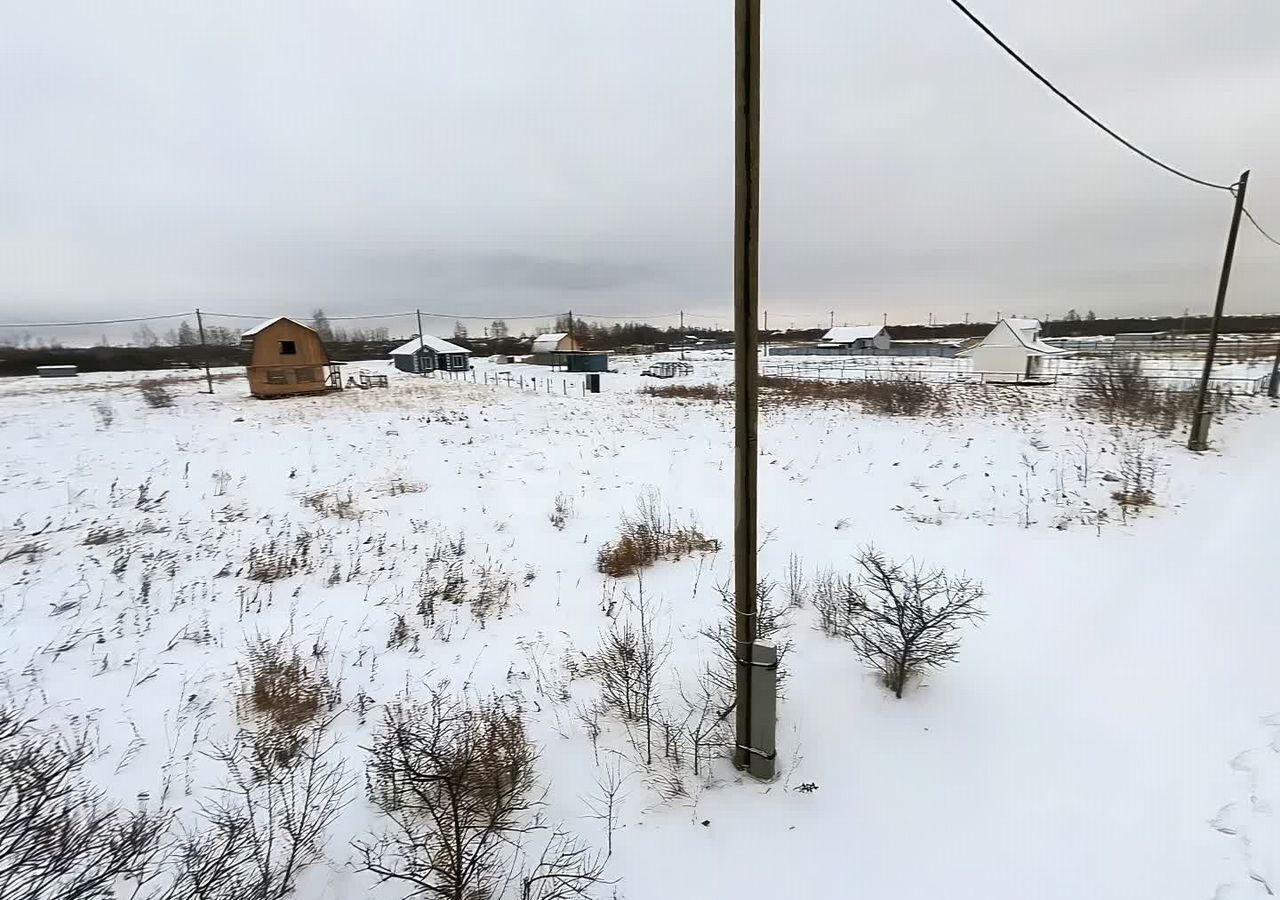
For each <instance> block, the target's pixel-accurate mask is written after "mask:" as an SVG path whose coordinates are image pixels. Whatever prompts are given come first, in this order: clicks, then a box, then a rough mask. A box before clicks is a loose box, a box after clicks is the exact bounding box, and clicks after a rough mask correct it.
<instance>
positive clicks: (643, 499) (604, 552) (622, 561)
mask: <svg viewBox="0 0 1280 900" xmlns="http://www.w3.org/2000/svg"><path fill="white" fill-rule="evenodd" d="M719 549H720V542H719V541H718V540H716V539H715V538H709V537H707V536H706V535H704V534H703V533H702V532H701V531H700V530H699V529H698V527H697V525H696V524H695V523H693V522H690V523H688V524H685V525H677V524H676V523H675V520H674V519H673V518H672V516H671V513H670V511H669V510H667V509H666V508H665V507H664V505H663V503H662V495H661V494H660V493H659V492H658V491H657V490H656V489H650V490H649V491H647V492H645V493H642V494H641V495H640V496H639V497H638V498H637V499H636V508H635V511H634V512H632V513H627V514H623V516H622V520H621V523H620V526H619V534H618V538H617V540H615V541H612V542H611V543H608V544H605V545H604V546H603V547H601V548H600V551H599V552H598V553H597V554H596V568H597V570H598V571H600V572H603V573H604V574H606V575H608V576H610V577H611V578H623V577H625V576H627V575H635V574H636V573H637V572H640V571H642V570H644V569H647V568H648V567H649V566H652V565H653V564H654V563H656V562H657V561H658V560H660V559H674V560H678V559H683V558H684V557H686V556H692V555H693V554H695V553H713V552H715V551H717V550H719Z"/></svg>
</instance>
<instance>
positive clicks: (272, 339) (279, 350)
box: [240, 316, 342, 397]
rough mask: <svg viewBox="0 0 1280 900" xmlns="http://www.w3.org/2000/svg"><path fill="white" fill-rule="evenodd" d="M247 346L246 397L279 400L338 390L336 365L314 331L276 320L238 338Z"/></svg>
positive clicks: (340, 381)
mask: <svg viewBox="0 0 1280 900" xmlns="http://www.w3.org/2000/svg"><path fill="white" fill-rule="evenodd" d="M240 341H241V343H242V344H248V345H249V346H250V355H249V365H248V366H247V367H246V371H247V374H248V376H249V393H251V394H253V396H255V397H283V396H287V395H289V394H314V393H319V392H321V391H327V390H330V389H334V390H341V389H342V376H341V375H340V374H339V371H338V366H339V364H338V363H335V362H333V361H332V360H330V359H329V351H328V350H326V349H325V346H324V341H322V340H320V335H319V334H317V333H316V330H315V329H314V328H309V327H307V326H306V325H303V324H302V323H301V322H295V321H294V320H293V319H289V318H286V317H285V316H280V317H278V318H275V319H268V320H267V321H265V322H263V323H261V324H259V325H256V326H254V327H253V328H250V329H249V330H248V331H246V332H244V333H243V334H241V335H240Z"/></svg>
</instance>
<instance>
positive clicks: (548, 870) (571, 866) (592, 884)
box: [520, 826, 614, 900]
mask: <svg viewBox="0 0 1280 900" xmlns="http://www.w3.org/2000/svg"><path fill="white" fill-rule="evenodd" d="M607 861H608V857H606V856H604V855H602V854H601V853H600V851H598V850H593V849H591V848H590V847H587V846H585V845H584V844H582V843H581V842H580V841H579V840H578V838H577V837H575V836H574V835H572V834H569V833H568V832H566V831H564V830H562V829H561V828H559V827H558V826H557V827H556V828H554V829H552V832H551V837H550V838H549V839H548V840H547V843H546V846H545V847H544V848H543V850H542V854H541V855H540V856H539V857H538V862H537V863H536V864H535V865H534V866H533V868H532V869H530V870H529V871H528V872H527V873H526V874H525V875H524V876H523V877H522V878H521V879H520V900H569V898H571V897H579V898H582V897H589V896H590V893H591V891H592V889H593V888H596V887H599V886H601V885H609V884H613V883H614V882H613V881H610V880H607V879H605V877H604V867H605V863H606V862H607Z"/></svg>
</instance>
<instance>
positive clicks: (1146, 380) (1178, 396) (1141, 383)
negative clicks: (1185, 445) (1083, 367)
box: [1076, 355, 1230, 434]
mask: <svg viewBox="0 0 1280 900" xmlns="http://www.w3.org/2000/svg"><path fill="white" fill-rule="evenodd" d="M1196 397H1197V392H1196V391H1194V390H1186V389H1166V388H1161V387H1160V386H1159V384H1158V382H1157V381H1156V380H1155V379H1153V378H1150V377H1148V376H1146V375H1144V374H1143V373H1142V361H1141V359H1140V358H1139V357H1137V356H1133V355H1130V356H1119V355H1116V356H1111V357H1108V358H1107V359H1106V360H1105V361H1103V362H1101V363H1099V364H1097V365H1094V366H1092V367H1090V368H1089V370H1088V371H1087V372H1086V373H1085V375H1084V377H1083V379H1081V383H1080V393H1079V394H1078V395H1077V396H1076V405H1078V406H1079V407H1080V408H1081V409H1083V410H1086V411H1088V412H1091V413H1093V414H1095V415H1098V416H1101V417H1102V418H1104V419H1105V420H1106V421H1107V422H1111V423H1119V424H1128V425H1140V426H1145V427H1148V428H1154V429H1156V430H1158V431H1160V432H1162V433H1166V434H1167V433H1169V432H1172V431H1173V430H1174V429H1176V428H1178V427H1179V426H1180V425H1183V424H1185V423H1188V422H1190V420H1191V418H1192V414H1193V413H1194V412H1195V404H1196ZM1209 403H1210V405H1211V407H1212V409H1213V410H1214V411H1220V410H1224V409H1228V408H1230V398H1229V397H1227V396H1224V395H1221V394H1216V393H1215V394H1211V395H1210V398H1209Z"/></svg>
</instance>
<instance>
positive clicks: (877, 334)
mask: <svg viewBox="0 0 1280 900" xmlns="http://www.w3.org/2000/svg"><path fill="white" fill-rule="evenodd" d="M822 343H824V344H831V345H835V346H840V347H844V348H846V349H848V350H850V351H854V350H888V349H889V347H890V340H889V332H888V331H887V330H886V329H885V327H884V326H883V325H838V326H836V327H835V328H832V329H831V330H830V331H828V332H827V333H826V334H824V335H823V336H822Z"/></svg>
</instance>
